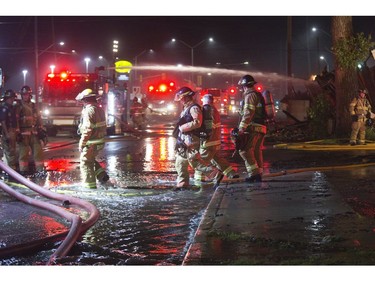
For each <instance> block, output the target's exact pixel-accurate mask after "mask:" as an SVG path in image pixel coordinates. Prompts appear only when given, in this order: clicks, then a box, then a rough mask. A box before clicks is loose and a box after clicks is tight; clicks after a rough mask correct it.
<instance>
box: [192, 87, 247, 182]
mask: <svg viewBox="0 0 375 281" xmlns="http://www.w3.org/2000/svg"><path fill="white" fill-rule="evenodd" d="M202 102H203V108H202V111H203V124H202V128H203V129H202V130H201V133H200V149H199V153H200V155H201V156H202V159H203V160H204V161H206V162H211V164H212V165H213V166H215V167H216V168H218V169H219V170H220V171H222V173H223V174H224V175H225V176H227V177H228V178H231V179H234V178H239V177H240V176H239V175H238V174H236V172H235V171H234V169H233V167H232V166H231V165H230V164H229V162H228V161H227V160H225V159H224V158H222V157H220V149H221V120H220V113H219V111H218V110H217V108H216V107H215V105H214V97H213V96H212V95H211V94H206V95H204V96H203V98H202ZM194 179H195V180H196V181H205V178H204V174H203V173H202V172H201V171H198V170H195V173H194Z"/></svg>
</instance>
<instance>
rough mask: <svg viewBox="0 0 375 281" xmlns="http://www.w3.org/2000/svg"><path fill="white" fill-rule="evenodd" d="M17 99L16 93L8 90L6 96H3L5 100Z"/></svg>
mask: <svg viewBox="0 0 375 281" xmlns="http://www.w3.org/2000/svg"><path fill="white" fill-rule="evenodd" d="M15 97H16V93H15V92H14V91H13V90H11V89H9V90H6V91H5V93H4V95H3V96H2V98H3V99H8V98H15Z"/></svg>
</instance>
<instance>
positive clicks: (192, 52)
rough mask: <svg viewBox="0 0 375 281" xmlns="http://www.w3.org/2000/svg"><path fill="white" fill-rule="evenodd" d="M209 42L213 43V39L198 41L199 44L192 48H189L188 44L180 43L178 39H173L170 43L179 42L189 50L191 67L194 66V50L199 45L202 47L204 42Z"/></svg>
mask: <svg viewBox="0 0 375 281" xmlns="http://www.w3.org/2000/svg"><path fill="white" fill-rule="evenodd" d="M207 40H208V41H210V42H214V39H213V38H212V37H210V38H208V39H203V40H202V41H200V42H199V43H197V44H195V45H193V46H190V45H189V44H187V43H186V42H184V41H182V40H179V39H175V38H173V39H172V42H176V41H179V42H181V43H182V44H184V45H185V46H186V47H188V48H190V50H191V66H194V49H195V48H196V47H198V46H200V45H202V44H203V43H204V42H206V41H207Z"/></svg>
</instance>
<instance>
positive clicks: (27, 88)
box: [21, 85, 33, 95]
mask: <svg viewBox="0 0 375 281" xmlns="http://www.w3.org/2000/svg"><path fill="white" fill-rule="evenodd" d="M32 92H33V91H32V90H31V88H30V86H27V85H25V86H23V87H22V88H21V95H24V94H30V95H31V93H32Z"/></svg>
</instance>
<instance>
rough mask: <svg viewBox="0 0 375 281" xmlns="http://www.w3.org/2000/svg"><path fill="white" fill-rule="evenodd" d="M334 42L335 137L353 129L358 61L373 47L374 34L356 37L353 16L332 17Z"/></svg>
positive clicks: (342, 135)
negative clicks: (350, 105) (352, 106)
mask: <svg viewBox="0 0 375 281" xmlns="http://www.w3.org/2000/svg"><path fill="white" fill-rule="evenodd" d="M332 45H333V53H334V55H335V70H336V72H335V88H336V128H335V134H336V137H348V136H349V134H350V131H351V118H350V113H349V104H350V102H351V100H352V99H353V98H354V97H355V96H356V93H357V90H358V77H357V64H358V62H363V61H365V60H366V58H367V57H368V55H369V51H370V50H371V48H372V47H373V46H374V43H373V42H371V35H370V36H368V38H366V37H365V36H364V35H363V33H359V34H357V35H356V36H353V23H352V17H351V16H338V17H332Z"/></svg>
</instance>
